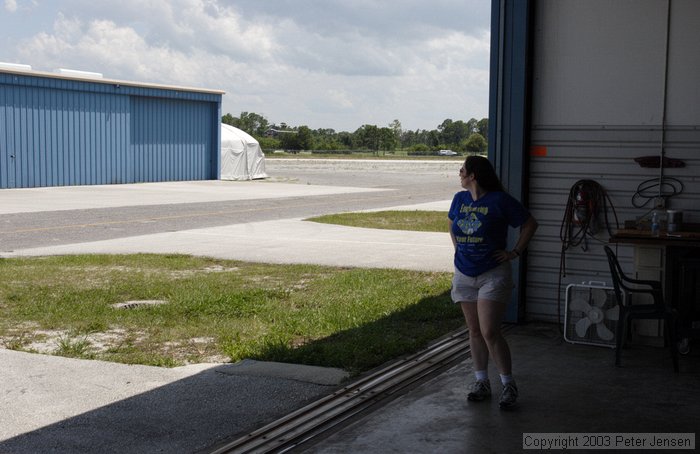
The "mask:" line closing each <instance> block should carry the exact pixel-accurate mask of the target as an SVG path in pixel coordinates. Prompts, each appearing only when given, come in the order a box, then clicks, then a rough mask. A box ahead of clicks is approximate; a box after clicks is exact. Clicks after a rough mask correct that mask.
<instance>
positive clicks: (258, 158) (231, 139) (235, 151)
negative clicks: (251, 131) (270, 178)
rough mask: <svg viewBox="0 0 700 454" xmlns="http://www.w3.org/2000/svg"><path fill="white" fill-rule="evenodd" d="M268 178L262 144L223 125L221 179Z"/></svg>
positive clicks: (244, 133) (241, 132)
mask: <svg viewBox="0 0 700 454" xmlns="http://www.w3.org/2000/svg"><path fill="white" fill-rule="evenodd" d="M256 178H267V174H266V173H265V155H264V154H263V152H262V149H261V148H260V144H259V143H258V141H257V140H255V138H253V137H252V136H250V135H248V134H247V133H246V132H244V131H241V130H240V129H238V128H234V127H233V126H231V125H227V124H224V123H222V124H221V179H222V180H253V179H256Z"/></svg>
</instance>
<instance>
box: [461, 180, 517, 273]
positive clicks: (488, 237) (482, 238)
mask: <svg viewBox="0 0 700 454" xmlns="http://www.w3.org/2000/svg"><path fill="white" fill-rule="evenodd" d="M448 217H449V218H450V220H452V233H453V234H454V236H455V239H456V240H457V248H456V250H455V267H456V268H457V269H458V270H459V271H460V272H461V273H463V274H466V275H467V276H472V277H474V276H478V275H480V274H482V273H484V272H486V271H488V270H490V269H492V268H495V267H496V266H498V264H499V263H498V260H497V259H496V257H494V253H495V252H496V251H497V250H504V249H505V248H506V242H507V240H508V226H511V227H520V226H521V225H523V224H524V223H525V221H527V220H528V218H529V217H530V212H529V211H528V210H527V209H526V208H525V207H524V206H523V205H522V204H521V203H520V202H519V201H518V200H516V199H515V198H514V197H513V196H511V195H510V194H508V193H507V192H500V191H495V192H487V193H486V194H485V195H484V196H483V197H481V198H479V200H476V201H475V200H474V199H472V195H471V193H470V192H469V191H460V192H458V193H457V194H455V196H454V199H452V206H450V211H449V214H448Z"/></svg>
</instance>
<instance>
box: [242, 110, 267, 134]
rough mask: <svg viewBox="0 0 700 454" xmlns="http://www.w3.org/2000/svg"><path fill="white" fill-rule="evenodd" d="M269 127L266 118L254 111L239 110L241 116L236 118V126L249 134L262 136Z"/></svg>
mask: <svg viewBox="0 0 700 454" xmlns="http://www.w3.org/2000/svg"><path fill="white" fill-rule="evenodd" d="M269 127H270V123H269V122H268V121H267V119H266V118H265V117H263V116H262V115H258V114H256V113H254V112H241V116H240V117H239V118H238V126H237V128H239V129H242V130H243V131H245V132H247V133H248V134H250V135H256V136H262V135H263V134H265V131H267V128H269Z"/></svg>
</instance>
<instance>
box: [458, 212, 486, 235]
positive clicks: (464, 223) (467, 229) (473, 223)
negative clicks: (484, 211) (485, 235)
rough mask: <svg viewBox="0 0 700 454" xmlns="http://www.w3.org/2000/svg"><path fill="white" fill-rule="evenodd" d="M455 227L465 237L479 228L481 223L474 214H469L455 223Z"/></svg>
mask: <svg viewBox="0 0 700 454" xmlns="http://www.w3.org/2000/svg"><path fill="white" fill-rule="evenodd" d="M457 227H459V229H460V230H461V231H462V232H464V233H465V234H466V235H472V234H473V233H474V232H476V231H477V230H479V227H481V221H480V220H479V218H478V217H477V216H476V213H470V214H468V215H467V217H465V218H464V219H460V220H458V221H457Z"/></svg>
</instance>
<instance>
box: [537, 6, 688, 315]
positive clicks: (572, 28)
mask: <svg viewBox="0 0 700 454" xmlns="http://www.w3.org/2000/svg"><path fill="white" fill-rule="evenodd" d="M666 13H667V2H660V1H656V0H635V1H620V0H590V1H586V2H580V1H576V0H540V1H538V2H537V3H536V9H535V30H536V31H535V36H534V62H533V64H534V72H533V100H532V127H531V144H532V145H533V147H534V148H533V153H532V156H531V157H530V184H529V191H530V207H531V209H532V211H533V214H534V215H535V216H536V217H537V219H538V220H539V221H540V229H539V230H538V232H537V235H536V237H535V239H534V240H533V243H532V245H531V247H530V254H529V256H528V274H527V296H528V298H527V315H528V317H529V318H534V319H544V320H556V317H557V312H558V309H557V305H558V304H559V302H560V301H561V304H562V313H563V301H564V294H563V290H564V289H565V287H566V285H567V284H569V283H581V282H582V281H588V280H591V279H593V280H599V281H607V282H608V283H610V279H609V272H608V268H607V262H606V261H605V257H604V253H603V250H602V245H603V243H607V241H608V238H609V235H608V234H607V232H601V233H600V234H598V235H597V237H596V238H597V241H596V240H594V239H593V240H591V241H589V243H588V250H587V251H583V250H582V249H581V248H580V247H579V248H576V249H573V250H569V251H567V254H566V261H565V268H566V271H567V272H566V275H565V276H564V277H563V278H562V279H561V282H562V285H561V291H562V293H560V292H559V282H560V280H559V276H560V272H559V271H560V258H561V240H560V227H561V223H562V219H563V216H564V208H565V206H566V203H567V197H568V193H569V190H570V188H571V186H572V185H573V184H574V183H575V182H576V181H577V180H580V179H592V180H595V181H597V182H598V183H600V184H601V185H602V186H603V187H604V188H605V189H606V190H607V191H608V194H609V196H610V197H611V199H612V203H613V205H614V206H615V208H616V210H617V214H618V216H619V219H620V221H621V222H622V221H624V220H628V219H635V218H637V217H639V216H641V215H643V214H645V213H646V212H647V209H640V208H634V207H633V205H632V197H633V195H634V194H635V192H636V190H637V188H638V185H639V184H640V183H642V182H643V181H645V180H647V179H653V178H657V177H659V169H645V168H641V167H640V166H639V165H638V164H637V163H635V162H634V160H633V159H634V158H635V157H639V156H648V155H653V156H659V154H660V152H661V149H662V142H663V149H664V150H665V152H666V156H668V157H672V158H677V159H682V160H684V161H685V162H686V167H685V168H677V169H670V168H669V169H665V171H664V174H665V176H668V177H674V178H678V179H680V180H681V181H682V183H683V185H684V187H685V189H684V192H683V193H682V194H681V195H679V196H677V197H672V198H671V199H670V200H669V205H670V206H669V208H673V209H679V210H683V211H684V216H685V221H689V222H700V179H699V177H698V171H697V169H698V166H700V89H699V88H698V87H699V85H698V83H697V75H698V74H700V54H698V53H697V51H696V50H695V45H696V43H698V42H700V29H699V28H698V27H696V26H695V25H693V23H696V22H697V20H698V19H699V18H700V2H694V1H692V0H673V1H672V2H671V17H670V21H669V23H670V34H669V38H670V39H669V44H668V49H669V51H668V58H667V54H666V30H667V14H666ZM666 77H667V80H668V87H667V90H666V89H665V78H666ZM664 109H665V118H666V122H665V124H666V127H665V128H662V124H663V118H664ZM648 208H651V204H650V205H649V207H648ZM639 252H640V251H639V250H638V249H635V248H634V247H633V246H629V245H621V246H620V247H619V250H618V254H619V256H620V259H621V262H622V264H623V267H625V268H626V269H627V270H628V271H632V270H633V269H634V268H635V266H634V260H635V255H638V254H639Z"/></svg>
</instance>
